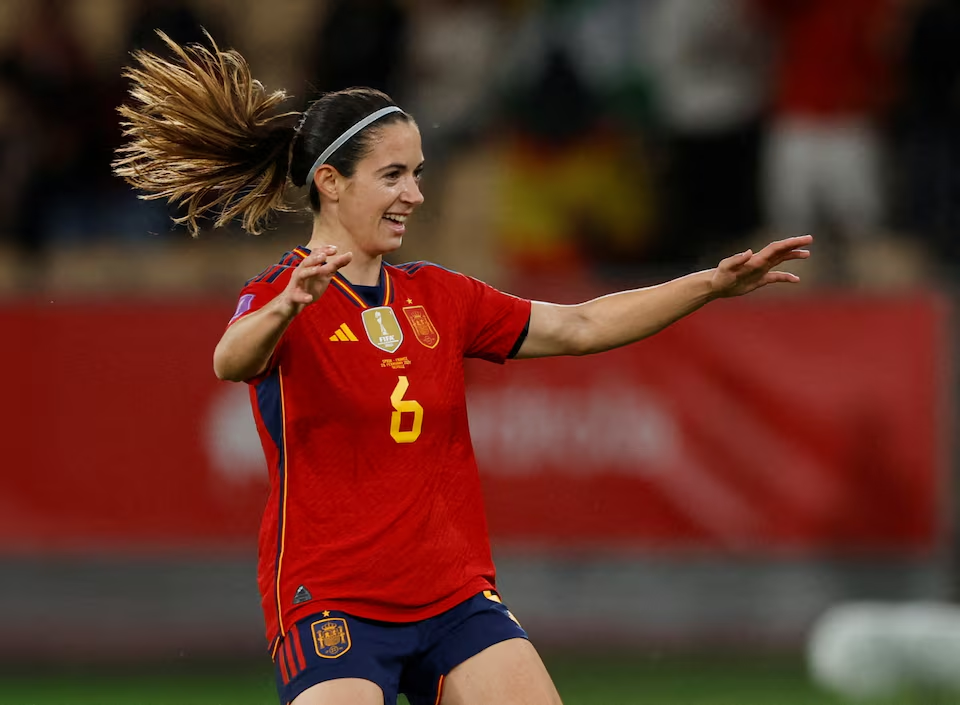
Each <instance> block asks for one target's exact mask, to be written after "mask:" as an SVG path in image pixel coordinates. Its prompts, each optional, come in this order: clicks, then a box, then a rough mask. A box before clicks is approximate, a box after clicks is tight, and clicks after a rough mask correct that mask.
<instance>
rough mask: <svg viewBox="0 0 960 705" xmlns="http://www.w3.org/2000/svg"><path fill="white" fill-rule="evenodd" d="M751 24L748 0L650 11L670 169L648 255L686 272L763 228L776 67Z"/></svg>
mask: <svg viewBox="0 0 960 705" xmlns="http://www.w3.org/2000/svg"><path fill="white" fill-rule="evenodd" d="M753 19H754V18H753V16H752V15H751V13H750V12H749V8H747V7H745V5H744V0H658V1H657V3H656V5H655V9H654V10H653V12H652V13H651V15H650V28H649V36H650V43H651V53H652V57H653V69H654V71H653V85H654V92H653V94H654V100H655V109H656V111H657V114H658V118H659V121H660V126H661V129H662V130H663V131H664V137H665V142H666V171H667V173H666V183H665V189H664V192H665V200H666V213H665V214H664V217H663V231H662V235H661V238H660V239H659V240H658V242H657V246H656V247H655V249H654V250H653V252H652V253H650V257H651V258H653V259H656V260H657V261H658V262H659V263H669V264H670V265H671V266H677V267H678V268H679V269H681V270H683V271H687V270H689V269H690V268H691V267H693V266H698V265H699V264H700V262H701V258H703V257H707V258H709V261H711V262H712V261H714V259H715V254H714V253H715V252H717V251H721V252H722V251H726V250H727V249H729V248H730V247H732V246H733V243H734V242H735V241H737V240H743V239H744V238H745V237H746V236H747V235H749V234H752V233H753V232H754V231H756V229H757V227H758V226H759V225H760V212H759V195H758V167H759V151H760V139H761V119H762V114H763V111H764V109H765V107H766V102H767V99H768V79H769V76H768V71H767V67H768V65H769V64H768V61H767V59H768V57H767V56H766V45H765V42H764V41H763V38H762V34H761V32H760V31H759V27H758V26H757V25H756V23H755V22H754V21H753ZM738 244H739V243H738Z"/></svg>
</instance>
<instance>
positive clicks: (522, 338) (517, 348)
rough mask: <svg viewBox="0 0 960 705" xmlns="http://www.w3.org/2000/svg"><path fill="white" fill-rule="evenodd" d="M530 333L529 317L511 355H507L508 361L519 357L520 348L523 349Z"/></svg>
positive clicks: (511, 350)
mask: <svg viewBox="0 0 960 705" xmlns="http://www.w3.org/2000/svg"><path fill="white" fill-rule="evenodd" d="M529 332H530V318H529V316H528V317H527V322H526V324H525V325H524V326H523V330H522V331H520V335H519V336H517V342H515V343H514V344H513V347H512V348H511V349H510V354H509V355H507V359H508V360H512V359H513V358H515V357H516V356H517V353H519V352H520V348H522V347H523V341H525V340H526V339H527V333H529Z"/></svg>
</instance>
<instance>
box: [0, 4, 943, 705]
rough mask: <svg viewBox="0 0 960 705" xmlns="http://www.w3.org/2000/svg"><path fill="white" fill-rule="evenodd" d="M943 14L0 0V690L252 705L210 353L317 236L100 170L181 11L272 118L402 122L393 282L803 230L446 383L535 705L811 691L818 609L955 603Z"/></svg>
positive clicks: (632, 262) (236, 412)
mask: <svg viewBox="0 0 960 705" xmlns="http://www.w3.org/2000/svg"><path fill="white" fill-rule="evenodd" d="M958 6H960V3H955V2H952V1H951V0H806V1H804V2H800V1H797V0H550V1H548V0H542V1H536V0H270V2H266V1H265V0H229V1H228V0H166V1H160V0H137V1H134V0H0V331H3V332H2V333H0V341H2V344H0V366H2V369H3V370H4V376H5V384H4V391H5V403H4V405H3V411H2V414H3V423H2V425H0V434H2V436H0V438H2V449H3V452H2V455H0V458H2V460H0V467H2V469H3V471H2V480H3V481H2V491H0V635H2V638H0V703H3V704H4V705H8V704H9V705H28V704H31V705H48V704H51V705H52V704H53V703H57V704H67V703H78V704H79V703H90V704H91V705H93V704H96V705H113V704H114V703H116V704H117V705H119V704H121V703H122V704H124V705H126V704H131V705H151V704H153V703H157V704H158V705H159V704H161V703H163V704H164V705H177V704H183V705H207V704H213V703H231V704H233V705H246V704H250V705H254V704H257V705H259V704H261V703H274V702H275V701H276V697H275V695H274V691H273V688H272V682H271V678H272V676H271V670H270V664H269V659H268V658H267V656H266V654H265V647H264V644H263V638H262V628H261V614H260V608H259V600H258V597H257V594H256V587H255V560H256V556H255V551H256V548H255V532H256V527H257V524H258V521H259V516H260V512H261V510H262V503H263V501H264V498H265V482H264V480H265V472H264V468H263V461H262V457H261V455H260V451H259V447H258V445H257V439H256V436H255V434H254V433H253V421H252V417H251V415H250V412H249V410H248V408H247V402H246V393H245V390H244V389H243V388H242V387H240V386H231V385H229V384H221V383H218V382H217V381H216V380H215V379H214V377H213V374H212V372H211V369H210V367H211V365H210V359H211V353H212V350H213V346H214V344H215V342H216V340H217V339H218V337H219V333H220V332H221V330H222V328H223V325H224V324H225V321H226V320H227V319H228V318H229V316H230V314H231V312H232V310H233V307H234V301H235V295H236V292H237V291H239V289H240V287H241V286H242V284H243V282H244V281H245V280H246V279H247V278H249V277H250V276H253V275H254V274H256V273H257V272H259V271H260V270H261V269H262V268H263V267H264V266H265V265H266V264H268V263H270V262H273V261H275V260H276V259H277V258H278V256H279V254H280V253H282V252H283V251H285V250H287V249H290V248H291V247H292V246H293V245H296V244H298V243H300V242H303V241H304V240H305V239H306V238H307V236H308V233H309V216H308V215H305V214H303V213H300V214H296V215H292V216H290V217H285V218H282V219H278V220H277V222H276V223H275V225H274V227H273V228H272V229H271V230H270V231H269V232H268V233H266V234H264V235H262V236H260V237H256V238H255V237H251V236H247V235H245V234H243V233H242V232H240V231H239V229H228V230H227V231H225V232H222V231H217V232H203V233H202V234H201V237H200V238H199V239H197V240H193V239H191V238H190V237H189V236H188V235H187V234H186V233H185V232H184V231H183V230H179V229H172V228H171V224H170V220H169V218H170V215H171V214H172V213H174V211H173V210H172V209H171V208H169V207H167V206H166V205H164V204H157V203H153V202H150V203H147V202H144V201H139V200H137V199H136V198H135V196H134V194H132V193H131V192H130V191H129V189H128V188H127V187H126V186H125V185H124V184H123V183H121V182H119V181H118V180H117V179H115V178H113V177H112V176H111V174H110V172H109V162H110V159H111V152H112V150H113V148H115V147H116V145H117V144H118V143H119V127H118V120H117V117H116V114H115V112H114V110H115V107H116V106H117V105H118V104H119V103H120V102H121V101H122V100H123V97H124V91H125V90H126V86H125V84H124V81H123V80H122V79H121V76H120V72H121V67H122V66H123V65H124V63H125V62H126V61H127V58H128V57H127V53H128V52H129V51H130V50H132V49H134V48H151V49H157V48H158V41H157V39H156V37H155V36H154V34H153V30H154V29H156V28H160V29H163V30H165V31H166V32H167V33H168V34H170V35H171V36H172V37H174V38H175V39H177V40H179V41H181V42H183V41H192V40H200V39H201V32H200V29H199V28H200V27H201V26H203V27H206V28H208V29H209V30H210V31H211V33H212V34H213V36H214V37H215V38H216V39H217V41H218V42H219V43H220V45H221V46H222V47H228V46H229V47H235V48H237V49H239V50H240V51H241V52H242V53H243V54H244V55H245V56H246V57H247V59H248V60H249V61H250V63H251V65H252V67H253V70H254V74H255V75H256V76H257V77H258V78H260V80H261V81H263V82H264V84H265V85H266V86H267V87H268V88H270V89H275V88H285V89H287V90H288V91H289V92H290V93H292V94H293V106H294V107H296V108H298V109H299V108H302V107H303V106H304V105H305V103H306V101H308V100H310V99H311V98H312V97H315V96H316V95H317V94H318V93H320V92H322V91H325V90H332V89H338V88H342V87H345V86H349V85H360V84H363V85H374V86H377V87H380V88H383V89H385V90H387V91H388V92H389V93H391V94H392V95H393V96H394V97H395V98H396V99H397V100H398V101H399V102H400V104H401V105H403V106H405V108H406V109H407V110H409V111H410V112H411V113H413V114H414V116H415V117H416V118H417V120H418V122H419V124H420V126H421V130H422V132H423V137H424V148H425V152H426V155H427V171H426V174H425V177H424V191H425V193H426V196H427V202H426V205H425V206H424V208H423V211H422V214H421V215H420V216H419V217H418V220H417V221H416V223H415V224H414V225H413V226H412V227H411V228H410V231H409V235H408V236H407V240H406V242H405V244H404V248H403V250H402V251H401V252H400V254H399V257H398V261H408V260H414V259H428V260H432V261H436V262H439V263H441V264H443V265H445V266H447V267H450V268H452V269H457V270H460V271H462V272H465V273H467V274H471V275H474V276H477V277H479V278H481V279H484V280H486V281H488V282H490V283H492V284H494V285H497V286H500V287H502V288H504V289H506V290H508V291H512V292H514V293H517V294H522V295H526V296H531V297H536V298H543V299H550V300H555V301H561V302H573V301H577V300H582V299H583V298H585V297H587V296H591V295H594V294H597V293H603V292H609V291H612V290H615V289H618V288H623V287H626V286H640V285H646V284H649V283H654V282H658V281H662V280H663V279H665V278H667V277H671V276H674V275H677V274H680V273H684V272H687V271H691V270H693V269H696V268H702V267H708V266H713V264H715V263H716V261H717V260H718V259H719V258H721V257H723V256H726V255H729V254H731V253H733V252H736V251H739V250H742V249H745V248H746V247H756V246H757V245H760V244H763V243H764V242H765V241H766V240H767V239H769V238H771V237H780V236H786V235H792V234H799V233H803V232H813V233H815V234H816V235H817V237H818V239H817V242H816V244H815V248H814V249H815V257H814V258H813V259H812V260H811V261H809V262H806V263H804V264H803V265H801V266H800V267H798V268H797V271H798V272H799V273H801V274H802V276H803V284H802V286H799V287H793V288H791V290H790V291H787V292H783V291H776V292H775V291H765V292H763V293H761V294H759V295H755V296H753V297H750V298H749V299H748V300H743V301H740V300H737V301H726V302H718V303H716V304H713V305H711V306H710V307H708V309H706V310H704V311H701V312H699V313H698V314H697V315H696V316H694V317H692V318H690V319H688V320H686V321H683V322H681V323H680V324H678V325H677V326H675V327H673V328H671V329H669V330H668V331H666V332H665V333H663V334H661V335H659V336H657V337H656V338H654V339H651V340H650V341H647V342H646V343H644V344H641V345H639V346H635V347H633V348H630V349H626V350H621V351H616V352H614V353H609V354H607V355H605V356H604V357H602V358H590V359H577V360H547V361H535V362H527V363H523V364H520V363H518V364H513V365H507V366H506V367H505V368H503V369H493V368H492V366H490V365H486V366H484V365H477V366H471V367H470V368H469V390H470V391H469V395H470V411H471V426H472V430H473V433H474V440H475V446H476V449H477V453H478V457H479V459H480V462H481V469H482V473H483V477H484V485H485V490H486V492H487V501H488V508H489V516H490V530H491V535H492V539H493V543H494V551H495V557H496V559H497V562H498V566H499V571H500V582H501V589H502V592H503V594H504V596H505V599H506V601H507V602H508V603H509V604H510V606H511V608H512V610H513V611H514V612H515V613H516V614H517V615H518V617H519V618H520V620H521V621H522V622H524V624H525V626H526V627H527V628H528V630H529V632H530V633H531V635H532V636H533V638H534V640H535V643H536V644H537V645H538V647H539V648H540V649H541V651H542V652H543V653H544V654H545V658H546V660H547V663H548V666H549V667H550V668H551V670H552V673H553V674H554V676H555V678H556V681H557V683H558V686H559V688H560V691H561V694H562V695H563V696H564V699H565V702H566V703H567V704H568V705H578V704H582V705H593V704H594V703H604V704H605V705H618V704H623V705H626V704H633V703H651V704H653V703H658V704H661V703H662V704H664V705H673V704H680V703H683V704H684V705H700V704H704V705H706V704H710V705H720V704H726V703H730V704H733V703H736V704H737V705H752V704H753V703H778V704H783V705H801V704H803V705H807V704H811V705H812V704H813V703H824V704H826V703H841V702H844V701H843V700H841V699H840V697H839V696H836V695H834V694H831V693H829V692H827V691H826V690H824V689H823V688H822V687H820V686H818V685H817V684H816V683H814V682H813V680H812V679H811V678H810V676H809V673H808V669H807V665H806V663H805V659H804V653H805V648H806V645H807V641H808V637H809V634H810V630H811V628H812V626H813V625H814V624H815V623H816V622H817V620H818V619H819V618H820V616H821V615H823V614H824V612H825V611H826V610H828V609H829V608H830V607H832V606H835V605H839V604H843V603H845V602H848V601H862V600H868V601H879V602H885V603H886V602H889V603H894V604H896V603H902V602H908V601H911V602H912V601H933V602H938V603H939V602H946V603H949V602H950V601H952V600H953V599H955V598H956V597H957V586H958V583H957V575H956V572H955V558H956V547H957V543H956V538H957V537H956V531H955V519H954V516H955V506H956V502H955V499H956V489H955V487H956V484H955V482H954V478H955V473H956V460H957V450H956V447H955V446H954V444H953V438H954V436H955V432H956V414H955V399H956V391H957V389H956V386H957V385H956V378H955V372H954V363H953V358H954V352H953V351H954V337H955V332H956V330H957V321H956V313H955V311H956V299H957V289H956V286H955V282H956V276H957V271H958V265H960V246H958V240H957V237H956V235H957V224H958V222H960V197H958V196H960V120H958V117H960V116H958V111H960V83H958V77H960V14H958V13H960V10H958ZM322 520H323V519H322V517H318V521H322ZM423 579H424V580H429V579H430V576H429V570H425V571H424V575H423ZM932 697H933V696H932V695H929V694H926V695H925V694H920V695H917V694H916V693H913V694H911V693H905V694H900V695H896V696H893V698H892V699H887V700H883V701H882V702H884V703H888V702H890V703H892V702H916V703H929V702H933V700H931V698H932ZM938 697H939V696H938ZM943 697H945V698H946V699H945V700H938V701H937V702H960V700H958V699H957V698H960V696H957V698H953V696H949V695H946V696H943ZM878 702H880V701H878Z"/></svg>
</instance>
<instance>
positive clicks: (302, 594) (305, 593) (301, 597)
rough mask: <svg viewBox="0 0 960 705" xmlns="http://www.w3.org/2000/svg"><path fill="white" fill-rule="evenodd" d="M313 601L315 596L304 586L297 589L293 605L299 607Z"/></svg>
mask: <svg viewBox="0 0 960 705" xmlns="http://www.w3.org/2000/svg"><path fill="white" fill-rule="evenodd" d="M312 599H313V595H311V594H310V591H309V590H307V589H306V588H305V587H304V586H303V585H301V586H300V587H298V588H297V591H296V593H294V595H293V604H295V605H299V604H302V603H304V602H309V601H310V600H312Z"/></svg>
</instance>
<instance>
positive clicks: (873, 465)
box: [0, 296, 951, 555]
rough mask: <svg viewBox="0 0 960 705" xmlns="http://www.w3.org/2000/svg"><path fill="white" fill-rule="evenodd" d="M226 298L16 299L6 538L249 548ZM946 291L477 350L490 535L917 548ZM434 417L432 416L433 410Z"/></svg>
mask: <svg viewBox="0 0 960 705" xmlns="http://www.w3.org/2000/svg"><path fill="white" fill-rule="evenodd" d="M231 310H232V305H231V303H230V302H229V301H226V302H225V301H206V302H181V303H157V302H133V303H123V304H119V303H92V302H80V303H69V304H64V303H61V302H55V303H47V302H44V303H30V304H27V303H21V304H7V305H3V306H0V330H3V331H5V332H6V333H7V334H8V335H7V336H4V338H5V340H6V341H7V342H6V343H5V344H4V345H2V346H0V365H2V368H3V370H4V372H5V385H4V386H5V392H6V403H5V404H4V411H3V423H2V441H3V442H2V456H0V463H2V467H3V472H2V477H3V491H2V493H0V552H3V553H7V554H10V553H22V552H31V553H37V552H40V553H62V552H76V551H94V552H103V551H107V552H127V551H131V552H134V551H135V552H137V553H144V552H151V551H173V552H184V551H201V552H202V551H209V550H216V551H223V550H232V549H236V550H239V551H244V552H251V551H253V550H255V549H254V546H255V535H256V529H257V524H258V521H259V518H260V513H261V512H262V509H263V502H264V500H265V496H266V485H265V476H266V473H265V469H264V465H263V462H264V461H263V458H262V455H261V453H260V449H259V444H258V440H257V437H256V434H255V432H254V430H253V420H252V416H251V414H250V411H249V405H248V400H247V393H246V389H245V386H244V385H236V384H228V383H221V382H218V381H217V380H216V379H215V378H214V376H213V373H212V369H211V359H212V351H213V347H214V345H215V344H216V341H217V339H218V337H219V335H220V332H221V331H222V329H223V326H224V324H225V322H226V320H227V319H228V318H229V316H230V313H231ZM946 313H947V312H946V308H945V307H944V306H943V305H941V303H939V302H938V301H937V300H936V299H933V298H930V297H923V296H918V297H910V298H896V299H895V298H882V299H878V298H854V297H840V296H837V297H830V298H779V297H769V298H762V297H760V296H757V297H751V299H746V300H736V301H725V302H720V303H717V304H713V305H711V306H710V307H708V308H706V309H704V310H702V311H700V312H698V313H697V314H695V315H694V316H692V317H690V318H688V319H686V320H684V321H682V322H681V323H679V324H678V325H676V326H674V327H672V328H669V329H667V330H666V331H664V332H663V333H661V334H659V335H657V336H655V337H653V338H651V339H649V340H647V341H645V342H643V343H641V344H639V345H634V346H631V347H629V348H624V349H621V350H617V351H613V352H610V353H605V354H604V355H603V356H599V357H597V356H594V357H589V358H576V359H574V358H564V359H549V360H536V361H522V362H512V363H508V364H507V365H505V366H504V367H499V366H495V365H490V364H487V363H476V364H474V363H471V364H470V365H468V382H469V384H468V390H469V392H468V393H469V400H470V418H471V428H472V432H473V436H474V445H475V449H476V452H477V456H478V458H479V461H480V464H481V471H482V474H483V477H484V483H485V491H486V493H487V503H488V513H489V518H490V530H491V535H492V538H493V540H494V541H495V543H496V544H497V546H498V547H502V548H509V547H511V546H514V547H526V546H534V547H538V548H548V549H551V550H552V549H564V550H568V549H579V548H584V549H596V548H601V549H604V550H629V551H633V550H640V551H650V550H664V551H691V550H693V551H739V552H744V553H747V554H755V555H769V554H779V553H833V552H844V551H851V550H855V551H862V550H868V551H896V552H909V553H923V552H927V551H930V550H932V549H934V548H935V547H936V546H937V545H938V541H939V539H940V537H941V519H942V504H943V496H944V495H945V482H946V475H945V471H944V468H945V466H946V462H945V461H946V440H945V439H946V436H947V425H948V422H949V420H950V418H949V413H950V402H951V398H950V394H949V393H948V389H949V387H948V383H947V382H948V378H947V376H946V372H947V370H946V361H947V347H946V346H947V337H948V336H947V315H946ZM424 423H425V424H426V423H427V419H425V421H424Z"/></svg>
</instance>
